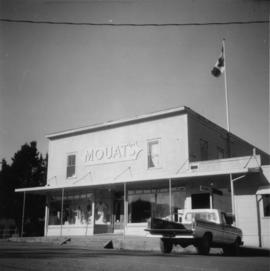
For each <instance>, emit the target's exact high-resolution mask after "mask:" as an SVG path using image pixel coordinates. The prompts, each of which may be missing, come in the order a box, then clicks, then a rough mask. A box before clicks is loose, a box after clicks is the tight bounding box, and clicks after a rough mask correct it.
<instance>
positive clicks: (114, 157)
mask: <svg viewBox="0 0 270 271" xmlns="http://www.w3.org/2000/svg"><path fill="white" fill-rule="evenodd" d="M141 151H142V148H140V147H139V146H138V144H137V142H135V143H127V144H118V145H110V146H105V147H99V148H92V149H88V150H86V152H85V154H84V162H85V164H87V165H94V164H105V163H115V162H123V161H130V160H136V159H137V158H138V155H139V153H140V152H141Z"/></svg>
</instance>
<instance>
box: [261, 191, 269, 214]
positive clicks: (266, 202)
mask: <svg viewBox="0 0 270 271" xmlns="http://www.w3.org/2000/svg"><path fill="white" fill-rule="evenodd" d="M262 200H263V215H264V216H270V195H269V194H267V195H262Z"/></svg>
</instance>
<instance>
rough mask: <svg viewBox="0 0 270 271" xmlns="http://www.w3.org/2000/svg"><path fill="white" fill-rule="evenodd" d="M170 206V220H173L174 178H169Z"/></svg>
mask: <svg viewBox="0 0 270 271" xmlns="http://www.w3.org/2000/svg"><path fill="white" fill-rule="evenodd" d="M169 208H170V220H171V221H172V220H173V219H172V180H171V179H169Z"/></svg>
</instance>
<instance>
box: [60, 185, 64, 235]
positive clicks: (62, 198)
mask: <svg viewBox="0 0 270 271" xmlns="http://www.w3.org/2000/svg"><path fill="white" fill-rule="evenodd" d="M63 209H64V188H62V196H61V216H60V217H61V227H60V236H62V231H63Z"/></svg>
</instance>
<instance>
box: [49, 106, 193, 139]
mask: <svg viewBox="0 0 270 271" xmlns="http://www.w3.org/2000/svg"><path fill="white" fill-rule="evenodd" d="M189 110H190V108H188V107H186V106H182V107H176V108H171V109H166V110H162V111H157V112H153V113H149V114H143V115H139V116H136V117H131V118H126V119H120V120H115V121H114V120H113V121H107V122H104V123H99V124H93V125H89V126H85V127H81V128H75V129H68V130H64V131H60V132H55V133H51V134H47V135H45V137H46V138H48V139H56V138H60V137H66V136H69V135H72V134H81V133H84V132H91V131H95V130H101V129H108V128H113V127H117V126H121V125H125V124H129V123H134V122H141V121H144V120H149V119H155V118H160V117H163V116H164V117H165V116H168V115H178V114H181V113H183V112H187V111H189Z"/></svg>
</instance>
